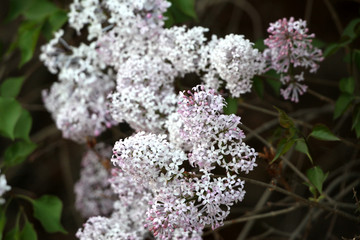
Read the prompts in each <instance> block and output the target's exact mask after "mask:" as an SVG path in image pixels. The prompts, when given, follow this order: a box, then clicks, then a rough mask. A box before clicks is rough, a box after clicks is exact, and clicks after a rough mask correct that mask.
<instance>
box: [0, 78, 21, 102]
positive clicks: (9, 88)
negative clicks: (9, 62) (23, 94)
mask: <svg viewBox="0 0 360 240" xmlns="http://www.w3.org/2000/svg"><path fill="white" fill-rule="evenodd" d="M24 80H25V78H24V77H11V78H7V79H6V80H5V81H4V82H3V83H2V84H1V86H0V96H2V97H13V98H15V97H17V95H18V94H19V92H20V89H21V86H22V83H23V82H24Z"/></svg>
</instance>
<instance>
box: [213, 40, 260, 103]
mask: <svg viewBox="0 0 360 240" xmlns="http://www.w3.org/2000/svg"><path fill="white" fill-rule="evenodd" d="M210 63H211V67H212V68H214V69H216V71H217V73H218V74H219V76H220V77H221V78H222V79H223V80H224V81H225V82H226V88H227V89H229V91H230V93H231V95H233V96H234V97H239V96H240V94H243V93H246V92H250V91H251V87H252V81H251V79H252V78H253V77H254V76H255V75H257V74H260V73H262V72H263V69H264V67H265V63H264V61H263V60H262V56H261V53H260V52H259V51H258V50H257V49H254V48H253V43H251V42H250V41H249V40H247V39H244V36H243V35H234V34H229V35H227V36H226V37H225V38H223V39H219V40H218V41H217V44H216V46H215V47H214V48H213V49H210Z"/></svg>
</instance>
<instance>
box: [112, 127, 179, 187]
mask: <svg viewBox="0 0 360 240" xmlns="http://www.w3.org/2000/svg"><path fill="white" fill-rule="evenodd" d="M185 160H186V155H185V153H184V152H183V151H181V150H180V149H177V148H175V147H174V146H173V145H172V144H170V143H169V142H167V141H166V135H155V134H150V133H149V134H146V133H145V132H139V133H137V134H135V135H133V136H131V137H129V138H126V139H125V140H120V141H117V142H116V143H115V146H114V148H113V156H112V159H111V161H112V162H113V164H114V165H115V166H118V167H120V169H122V170H123V171H124V172H126V173H127V174H130V175H131V176H132V177H133V178H134V179H135V180H136V181H137V182H138V183H139V184H143V185H145V186H146V187H150V188H157V187H158V186H161V185H164V184H166V183H167V181H170V180H172V179H176V178H178V177H179V176H180V175H181V174H182V172H183V171H184V169H183V168H181V165H182V164H183V162H184V161H185Z"/></svg>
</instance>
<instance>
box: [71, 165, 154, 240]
mask: <svg viewBox="0 0 360 240" xmlns="http://www.w3.org/2000/svg"><path fill="white" fill-rule="evenodd" d="M110 183H111V187H112V189H113V191H114V192H115V193H116V194H117V195H118V200H117V201H116V202H115V203H114V211H113V213H112V214H111V216H110V217H108V218H107V217H101V216H95V217H91V218H89V219H88V220H87V222H86V223H85V224H84V226H83V229H79V230H78V232H77V233H76V236H77V237H78V238H79V239H81V240H119V239H128V240H136V239H145V236H146V235H147V234H148V232H149V231H148V230H147V229H146V227H145V220H146V219H145V218H144V216H145V214H146V210H147V208H148V203H149V202H150V201H151V200H152V193H151V191H150V190H148V189H146V188H144V187H143V185H141V184H137V182H136V181H135V179H133V178H132V176H131V175H129V174H126V173H125V172H123V171H122V170H120V169H113V170H112V178H111V179H110Z"/></svg>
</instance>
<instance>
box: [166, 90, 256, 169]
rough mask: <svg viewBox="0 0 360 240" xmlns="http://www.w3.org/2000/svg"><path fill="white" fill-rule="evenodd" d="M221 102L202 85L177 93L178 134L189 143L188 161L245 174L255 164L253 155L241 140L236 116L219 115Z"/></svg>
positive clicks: (214, 93) (222, 100)
mask: <svg viewBox="0 0 360 240" xmlns="http://www.w3.org/2000/svg"><path fill="white" fill-rule="evenodd" d="M224 105H225V100H224V99H223V97H222V96H221V95H219V94H217V93H216V92H215V91H214V90H213V89H210V90H206V89H205V88H204V87H202V86H197V87H194V88H193V92H191V91H187V92H185V91H184V92H183V93H181V94H180V97H179V107H178V112H179V114H180V121H182V122H183V125H184V126H183V127H182V130H181V137H182V139H183V141H184V142H185V143H186V142H188V143H191V144H193V148H192V151H191V153H189V162H190V163H191V164H192V166H195V165H196V166H198V167H199V168H202V169H207V170H208V171H210V170H212V169H214V168H215V167H216V166H217V165H218V166H221V167H223V168H225V169H226V170H227V171H234V172H236V173H237V172H238V171H243V172H246V173H248V172H249V171H252V170H253V168H254V167H256V163H255V159H256V155H257V154H256V153H255V150H254V149H253V148H250V147H249V146H248V145H246V144H245V143H244V142H243V141H242V139H244V138H245V135H244V133H243V131H242V130H241V129H240V128H239V127H238V125H240V124H241V122H240V117H239V116H236V115H234V114H231V115H225V114H222V110H223V107H224ZM169 129H170V130H171V128H169Z"/></svg>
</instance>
